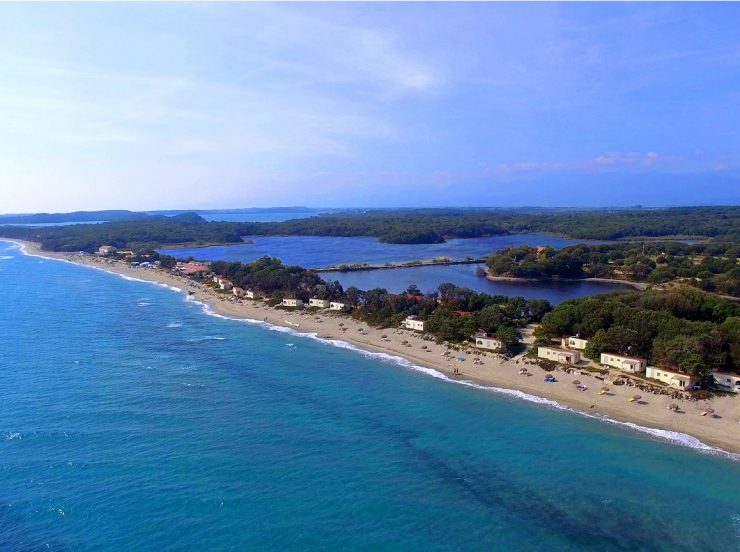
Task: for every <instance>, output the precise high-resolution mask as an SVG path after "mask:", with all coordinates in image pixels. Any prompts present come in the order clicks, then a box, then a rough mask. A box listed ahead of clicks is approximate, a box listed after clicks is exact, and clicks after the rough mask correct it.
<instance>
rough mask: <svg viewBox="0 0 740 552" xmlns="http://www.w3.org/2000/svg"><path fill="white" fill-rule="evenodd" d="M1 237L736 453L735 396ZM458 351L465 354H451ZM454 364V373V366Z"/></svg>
mask: <svg viewBox="0 0 740 552" xmlns="http://www.w3.org/2000/svg"><path fill="white" fill-rule="evenodd" d="M7 241H14V242H16V243H19V244H21V245H22V246H23V247H25V249H26V251H27V253H29V254H33V255H41V256H44V257H48V258H56V259H63V260H67V261H71V262H74V263H76V264H80V265H86V266H91V267H95V268H99V269H103V270H106V271H109V272H112V273H116V274H120V275H124V276H127V277H131V278H137V279H140V280H147V281H152V282H157V283H160V284H166V285H168V286H172V287H176V288H179V289H182V290H185V291H188V292H191V294H192V297H193V298H194V299H196V300H198V301H202V302H203V303H205V304H207V305H209V306H210V307H211V308H212V309H213V311H214V312H215V313H218V314H221V315H223V316H228V317H232V318H242V319H251V320H257V321H262V322H266V323H269V324H273V325H277V326H283V327H288V328H291V329H293V330H294V331H296V332H305V333H311V334H316V335H318V336H319V337H321V338H326V339H338V340H342V341H345V342H348V343H351V344H353V345H355V346H356V347H358V348H360V349H363V350H366V351H371V352H382V353H386V354H389V355H393V356H397V357H401V358H404V359H406V360H408V361H410V362H411V363H413V364H415V365H419V366H423V367H427V368H432V369H434V370H437V371H439V372H441V373H442V374H444V375H446V376H447V377H448V378H449V379H451V380H457V381H461V382H471V383H474V384H478V385H482V386H486V387H495V388H499V389H506V390H516V391H520V392H523V393H526V394H528V395H531V396H534V397H541V398H545V399H549V400H551V401H555V402H557V403H558V404H559V405H561V406H563V407H568V408H570V409H573V410H576V411H578V412H581V413H585V414H587V415H590V416H596V417H605V418H609V419H611V420H615V421H618V422H623V423H631V424H636V425H638V426H642V427H643V428H648V431H649V432H650V433H652V434H654V435H656V436H660V437H663V438H668V439H670V440H673V441H675V442H681V443H683V444H688V445H691V446H694V447H697V448H701V447H700V444H699V443H697V442H695V441H694V440H693V439H691V438H687V437H686V436H685V435H683V436H682V435H678V434H676V433H671V432H677V433H682V434H686V435H688V436H690V437H693V438H695V439H697V440H699V441H701V443H704V444H706V445H709V446H710V447H716V448H719V449H722V450H724V451H728V452H732V453H740V423H739V422H740V396H723V397H718V398H714V399H712V400H711V401H693V400H683V399H679V400H676V399H672V398H670V397H668V396H664V395H652V394H646V393H644V392H640V391H639V390H636V389H635V388H633V387H628V386H613V385H609V388H610V391H609V392H608V393H607V394H605V395H600V394H599V389H600V388H601V387H602V386H603V385H604V382H603V380H600V379H597V377H596V374H591V373H589V372H584V371H577V372H576V373H573V374H570V373H567V372H566V371H563V370H558V371H556V372H554V375H555V377H556V378H557V380H558V381H557V382H556V383H547V382H545V381H544V376H545V372H544V370H543V369H542V368H540V367H539V366H537V365H536V364H533V363H529V362H530V361H529V360H528V359H526V358H524V357H521V356H520V357H515V358H513V359H508V358H505V357H503V356H501V355H496V354H494V353H484V354H481V353H478V352H477V351H472V354H470V353H468V352H467V351H465V350H464V351H454V350H452V351H451V352H450V354H449V358H448V356H446V353H447V352H448V351H450V350H449V349H448V347H447V346H445V345H438V344H436V343H435V342H434V341H433V340H431V339H429V337H427V338H426V339H425V338H424V336H423V335H422V334H418V333H415V332H412V331H409V330H402V329H394V328H385V329H377V328H373V327H370V326H368V325H367V324H365V323H362V322H359V321H356V320H353V319H352V318H351V317H350V316H348V315H343V314H338V313H329V312H327V311H303V312H290V311H286V310H282V309H276V308H272V307H268V306H267V305H265V304H264V303H263V302H262V301H252V300H243V301H236V300H235V298H233V296H231V295H226V294H222V293H217V292H216V291H214V290H212V289H210V288H207V287H204V286H201V285H199V284H197V283H195V282H193V281H191V280H189V279H187V278H184V277H182V276H178V275H175V274H171V273H169V272H167V271H164V270H158V269H147V268H138V267H131V266H129V265H128V264H126V263H123V262H113V261H105V260H103V259H100V258H97V257H91V256H86V257H80V256H78V255H72V254H69V253H53V252H47V251H40V250H39V247H38V245H37V244H35V243H31V242H21V241H20V240H7ZM457 357H462V358H464V359H465V360H464V361H458V360H456V359H457ZM523 367H526V368H527V370H528V372H529V375H526V374H520V369H521V368H523ZM456 368H457V369H458V370H459V372H460V373H459V374H457V373H455V369H456ZM576 370H577V368H576ZM619 374H621V373H620V372H618V371H616V370H615V371H614V372H613V373H610V374H609V375H607V376H606V379H607V380H610V379H612V377H615V376H617V375H619ZM574 380H579V381H580V382H581V383H582V384H585V385H586V386H587V387H588V389H587V390H586V391H578V390H577V389H576V385H574V384H573V381H574ZM634 394H641V395H642V398H641V400H639V401H636V402H630V401H629V398H630V397H631V396H632V395H634ZM525 398H526V397H525ZM532 398H533V397H532ZM540 402H544V401H540ZM671 403H677V404H678V405H679V409H678V411H677V412H674V411H671V410H668V409H667V406H668V405H669V404H671ZM710 406H711V408H713V409H714V410H715V412H716V414H717V415H718V416H719V417H718V418H712V417H710V416H702V415H701V414H702V410H703V409H704V408H707V407H710Z"/></svg>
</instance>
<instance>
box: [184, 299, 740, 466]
mask: <svg viewBox="0 0 740 552" xmlns="http://www.w3.org/2000/svg"><path fill="white" fill-rule="evenodd" d="M188 300H190V301H193V302H195V303H199V304H200V305H201V309H202V311H203V313H204V314H206V315H208V316H214V317H216V318H221V319H224V320H233V321H235V322H241V323H246V324H251V325H255V326H261V327H263V328H266V329H268V330H271V331H275V332H279V333H286V334H289V335H291V336H295V337H300V338H304V339H313V340H315V341H319V342H321V343H324V344H327V345H331V346H333V347H337V348H339V349H349V350H351V351H354V352H356V353H359V354H361V355H363V356H365V357H367V358H373V359H376V360H379V361H381V362H386V363H390V364H395V365H397V366H401V367H403V368H407V369H409V370H413V371H415V372H420V373H422V374H425V375H427V376H431V377H433V378H437V379H441V380H444V381H446V382H448V383H452V384H456V385H463V386H465V387H472V388H474V389H479V390H482V391H487V392H492V393H496V394H498V395H505V396H507V397H512V398H514V399H518V400H524V401H527V402H530V403H534V404H537V405H540V406H545V407H549V408H555V409H557V410H561V411H564V412H570V413H572V414H577V415H579V416H585V417H587V418H591V419H593V420H597V421H600V422H605V423H609V424H613V425H617V426H620V427H624V428H629V429H631V430H634V431H638V432H640V433H644V434H647V435H649V436H651V437H654V438H656V439H658V440H661V441H667V442H669V443H672V444H675V445H680V446H683V447H687V448H691V449H694V450H696V451H699V452H702V453H706V454H713V455H717V456H723V457H726V458H728V459H730V460H733V461H736V462H740V454H737V453H733V452H728V451H725V450H722V449H720V448H717V447H713V446H710V445H707V444H706V443H703V442H702V441H700V440H699V439H697V438H696V437H692V436H691V435H688V434H686V433H681V432H678V431H669V430H666V429H656V428H653V427H647V426H641V425H639V424H635V423H632V422H620V421H619V420H614V419H612V418H609V417H608V416H604V415H597V414H590V413H588V412H583V411H581V410H577V409H575V408H571V407H569V406H565V405H563V404H560V403H559V402H557V401H554V400H552V399H546V398H544V397H540V396H538V395H532V394H530V393H525V392H524V391H519V390H517V389H508V388H506V387H496V386H490V385H482V384H479V383H476V382H473V381H467V380H458V379H452V378H450V377H448V376H447V375H445V374H443V373H442V372H440V371H439V370H435V369H434V368H428V367H426V366H421V365H418V364H414V363H413V362H411V361H410V360H408V359H405V358H403V357H400V356H396V355H392V354H388V353H380V352H375V351H367V350H365V349H362V348H360V347H358V346H356V345H354V344H352V343H349V342H347V341H343V340H341V339H330V338H325V337H319V335H318V334H317V333H314V332H301V331H298V330H296V329H294V328H287V327H284V326H276V325H274V324H270V323H269V322H264V321H262V320H254V319H250V318H233V317H229V316H224V315H222V314H218V313H216V312H214V311H213V309H212V308H211V307H210V305H208V304H206V303H203V302H202V301H198V300H196V299H192V298H190V297H188Z"/></svg>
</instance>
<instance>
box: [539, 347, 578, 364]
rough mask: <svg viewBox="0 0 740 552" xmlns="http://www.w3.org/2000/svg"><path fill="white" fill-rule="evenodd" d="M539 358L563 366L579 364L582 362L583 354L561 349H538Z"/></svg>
mask: <svg viewBox="0 0 740 552" xmlns="http://www.w3.org/2000/svg"><path fill="white" fill-rule="evenodd" d="M537 356H538V357H539V358H543V359H545V360H552V361H554V362H560V363H561V364H578V363H579V362H580V361H581V353H579V352H578V351H571V350H570V349H561V348H560V347H537Z"/></svg>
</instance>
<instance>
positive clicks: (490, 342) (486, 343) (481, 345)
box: [473, 332, 504, 351]
mask: <svg viewBox="0 0 740 552" xmlns="http://www.w3.org/2000/svg"><path fill="white" fill-rule="evenodd" d="M473 339H474V340H475V346H476V347H477V348H478V349H488V350H489V351H500V350H502V349H503V348H504V344H503V343H502V342H501V340H499V339H496V338H495V337H490V336H489V335H488V334H487V333H486V332H478V333H477V334H475V335H474V336H473Z"/></svg>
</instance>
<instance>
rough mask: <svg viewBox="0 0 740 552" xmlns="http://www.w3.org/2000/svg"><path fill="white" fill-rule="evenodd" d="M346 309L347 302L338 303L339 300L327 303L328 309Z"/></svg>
mask: <svg viewBox="0 0 740 552" xmlns="http://www.w3.org/2000/svg"><path fill="white" fill-rule="evenodd" d="M347 309H348V307H347V303H340V302H339V301H331V302H330V303H329V310H333V311H343V310H347Z"/></svg>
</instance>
